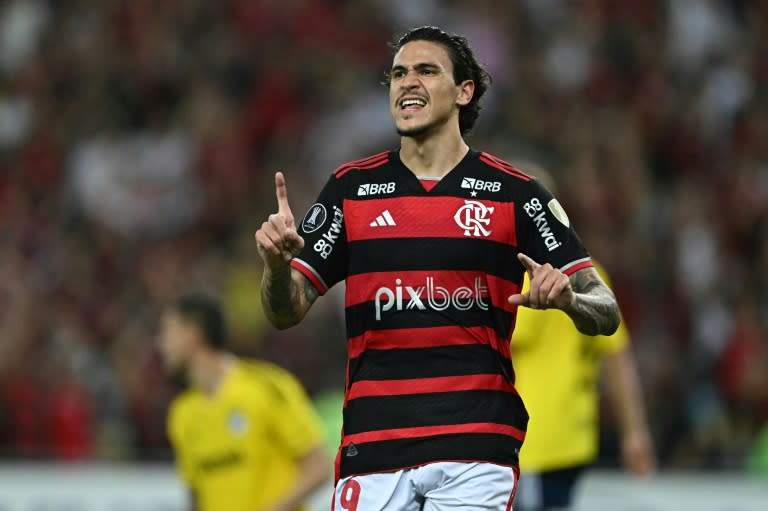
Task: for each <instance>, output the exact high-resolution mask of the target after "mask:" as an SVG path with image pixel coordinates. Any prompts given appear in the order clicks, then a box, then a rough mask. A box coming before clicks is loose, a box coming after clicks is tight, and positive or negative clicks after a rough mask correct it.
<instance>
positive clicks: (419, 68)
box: [390, 62, 441, 73]
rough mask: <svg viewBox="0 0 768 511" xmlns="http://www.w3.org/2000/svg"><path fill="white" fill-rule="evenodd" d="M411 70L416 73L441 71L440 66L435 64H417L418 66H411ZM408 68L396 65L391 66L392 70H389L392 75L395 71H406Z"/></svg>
mask: <svg viewBox="0 0 768 511" xmlns="http://www.w3.org/2000/svg"><path fill="white" fill-rule="evenodd" d="M413 69H415V70H416V71H439V70H440V69H441V67H440V65H438V64H435V63H433V62H419V63H418V64H415V65H414V66H413ZM407 70H408V68H407V67H406V66H404V65H402V64H396V65H394V66H392V69H391V70H390V73H394V72H396V71H407Z"/></svg>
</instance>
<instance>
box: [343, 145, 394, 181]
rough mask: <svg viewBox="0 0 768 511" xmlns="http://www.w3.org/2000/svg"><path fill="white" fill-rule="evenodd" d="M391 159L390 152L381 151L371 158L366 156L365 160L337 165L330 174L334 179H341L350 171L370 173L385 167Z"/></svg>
mask: <svg viewBox="0 0 768 511" xmlns="http://www.w3.org/2000/svg"><path fill="white" fill-rule="evenodd" d="M391 157H392V151H382V152H380V153H376V154H373V155H371V156H366V157H365V158H360V159H358V160H353V161H349V162H347V163H344V164H342V165H339V166H338V167H336V169H335V170H334V171H333V172H332V174H333V176H334V177H335V178H336V179H341V178H343V177H344V176H346V175H348V174H350V173H351V172H352V171H372V170H374V169H377V168H381V167H383V166H385V165H386V164H387V163H389V162H390V161H391Z"/></svg>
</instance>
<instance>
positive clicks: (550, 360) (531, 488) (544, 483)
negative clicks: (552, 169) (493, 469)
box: [512, 163, 655, 511]
mask: <svg viewBox="0 0 768 511" xmlns="http://www.w3.org/2000/svg"><path fill="white" fill-rule="evenodd" d="M519 166H520V167H521V168H524V169H525V170H526V171H528V172H531V173H532V174H534V175H535V176H536V177H537V178H538V179H539V180H540V181H541V182H542V183H544V184H545V185H546V186H547V188H548V189H549V190H550V191H552V192H553V193H554V192H555V186H554V182H553V181H552V178H551V176H550V175H549V174H548V173H547V172H546V171H545V170H544V169H543V168H541V167H540V166H538V165H536V164H523V163H520V164H519ZM593 264H595V268H596V269H597V270H598V272H599V273H600V275H601V276H602V277H603V280H604V281H605V282H608V278H607V276H606V275H605V272H604V271H603V269H602V268H601V267H600V266H599V265H598V264H596V263H594V262H593ZM528 285H529V282H528V279H527V278H525V281H524V283H523V290H525V289H527V288H528ZM512 357H513V359H514V361H515V375H516V377H517V380H516V383H515V386H516V387H517V389H518V390H519V391H520V394H521V395H522V396H523V398H524V399H525V406H526V408H527V410H528V412H529V414H530V417H531V418H530V423H529V426H530V427H529V428H528V434H527V435H526V438H525V447H524V448H523V449H522V450H521V451H520V472H521V475H520V484H519V492H518V495H517V498H516V505H515V507H516V511H544V510H555V509H557V510H565V509H569V508H570V506H571V504H572V500H573V490H574V487H575V485H576V483H577V481H578V480H579V477H580V476H581V475H582V474H583V473H584V470H585V469H586V468H587V467H588V466H589V464H590V463H591V462H592V461H594V459H595V458H596V457H597V451H598V413H597V412H598V377H599V375H600V369H601V362H603V361H604V362H605V369H607V371H606V376H607V382H606V383H607V385H606V388H607V390H608V395H609V397H610V399H611V405H612V408H613V409H614V412H615V414H616V415H617V418H618V422H619V426H620V428H621V434H622V441H621V447H622V454H623V458H624V463H625V465H626V467H627V468H628V469H629V470H630V472H631V473H633V474H636V475H646V474H648V473H649V472H650V471H651V470H653V468H654V466H655V456H654V453H653V445H652V442H651V437H650V434H649V433H648V424H647V420H646V416H645V408H644V405H643V401H642V396H641V391H640V385H639V382H638V378H637V369H636V366H635V361H634V356H633V355H632V351H631V349H630V347H629V333H628V331H627V329H626V327H625V326H624V324H623V323H622V324H620V325H619V328H618V330H616V332H615V333H614V334H613V335H610V336H594V337H593V336H588V335H584V334H582V333H581V332H579V331H578V330H576V329H575V328H574V327H573V324H572V322H571V321H570V320H569V319H568V317H567V316H566V315H565V314H562V313H561V312H559V311H556V310H533V309H527V308H526V309H520V311H519V312H518V314H517V321H516V323H515V331H514V334H513V336H512Z"/></svg>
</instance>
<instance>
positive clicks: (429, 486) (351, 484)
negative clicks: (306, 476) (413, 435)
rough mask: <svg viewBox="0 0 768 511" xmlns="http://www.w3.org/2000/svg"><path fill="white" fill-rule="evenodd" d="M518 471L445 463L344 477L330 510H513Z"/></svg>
mask: <svg viewBox="0 0 768 511" xmlns="http://www.w3.org/2000/svg"><path fill="white" fill-rule="evenodd" d="M517 478H518V470H517V468H512V467H506V466H502V465H495V464H493V463H466V462H452V461H441V462H435V463H429V464H428V465H424V466H421V467H416V468H410V469H407V470H398V471H397V472H381V473H376V474H368V475H361V476H352V477H346V478H344V479H341V480H339V482H338V483H336V490H335V492H334V496H333V506H332V507H331V509H332V511H421V510H423V511H449V510H451V511H457V510H463V511H466V510H468V509H473V510H482V509H487V510H493V511H510V510H511V509H512V500H513V499H514V498H515V491H516V490H517Z"/></svg>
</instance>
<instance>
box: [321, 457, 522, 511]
mask: <svg viewBox="0 0 768 511" xmlns="http://www.w3.org/2000/svg"><path fill="white" fill-rule="evenodd" d="M512 478H513V479H514V481H515V484H514V486H513V487H512V493H510V494H509V501H508V502H507V511H512V502H514V500H515V495H517V483H518V482H519V481H520V466H519V465H518V466H517V467H512ZM331 511H333V510H331Z"/></svg>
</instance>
